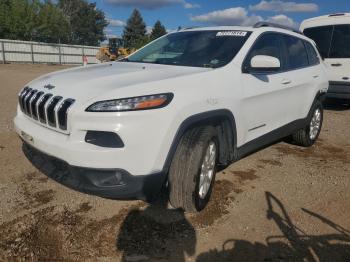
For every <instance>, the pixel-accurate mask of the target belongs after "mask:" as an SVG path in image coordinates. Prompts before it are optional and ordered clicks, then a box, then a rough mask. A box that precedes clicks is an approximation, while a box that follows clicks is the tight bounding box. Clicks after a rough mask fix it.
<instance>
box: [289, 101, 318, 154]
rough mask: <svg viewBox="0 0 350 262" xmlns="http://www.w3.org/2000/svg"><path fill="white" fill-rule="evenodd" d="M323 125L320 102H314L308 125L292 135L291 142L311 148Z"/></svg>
mask: <svg viewBox="0 0 350 262" xmlns="http://www.w3.org/2000/svg"><path fill="white" fill-rule="evenodd" d="M322 123H323V106H322V103H321V102H320V101H318V100H317V101H316V102H315V103H314V105H313V107H312V109H311V117H310V118H309V120H308V124H307V125H306V126H305V127H304V128H303V129H300V130H298V131H297V132H295V133H294V134H293V135H292V138H293V142H294V143H295V144H297V145H299V146H304V147H309V146H312V145H313V144H314V143H315V142H316V140H317V138H318V136H319V135H320V133H321V128H322Z"/></svg>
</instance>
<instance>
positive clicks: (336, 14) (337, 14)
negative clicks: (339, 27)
mask: <svg viewBox="0 0 350 262" xmlns="http://www.w3.org/2000/svg"><path fill="white" fill-rule="evenodd" d="M344 15H345V14H344V13H335V14H330V15H329V17H333V16H344Z"/></svg>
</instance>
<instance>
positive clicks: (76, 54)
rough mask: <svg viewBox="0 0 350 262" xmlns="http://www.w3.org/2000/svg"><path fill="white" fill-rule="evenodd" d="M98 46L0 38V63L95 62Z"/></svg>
mask: <svg viewBox="0 0 350 262" xmlns="http://www.w3.org/2000/svg"><path fill="white" fill-rule="evenodd" d="M98 50H99V47H95V46H81V45H63V44H46V43H39V42H29V41H18V40H8V39H0V63H3V64H5V63H33V64H34V63H48V64H82V63H83V56H86V57H87V60H88V63H89V64H96V63H98V62H99V61H98V60H97V59H96V54H97V52H98Z"/></svg>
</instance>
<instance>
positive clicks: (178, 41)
mask: <svg viewBox="0 0 350 262" xmlns="http://www.w3.org/2000/svg"><path fill="white" fill-rule="evenodd" d="M250 34H251V32H247V31H216V30H215V31H214V30H213V31H189V32H178V33H173V34H169V35H166V36H165V37H162V38H159V39H158V40H156V41H154V42H152V43H151V44H149V45H148V46H146V47H144V48H142V49H140V50H139V51H138V52H136V53H134V54H132V55H131V56H129V57H128V58H127V59H124V60H122V61H126V62H139V63H152V64H163V65H177V66H192V67H210V68H218V67H222V66H224V65H226V64H228V63H229V62H231V61H232V59H233V58H234V57H235V56H236V55H237V53H238V52H239V50H240V49H241V48H242V46H243V45H244V43H245V42H246V40H247V39H248V37H249V36H250Z"/></svg>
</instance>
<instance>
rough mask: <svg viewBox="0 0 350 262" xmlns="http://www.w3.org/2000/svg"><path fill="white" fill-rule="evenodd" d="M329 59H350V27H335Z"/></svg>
mask: <svg viewBox="0 0 350 262" xmlns="http://www.w3.org/2000/svg"><path fill="white" fill-rule="evenodd" d="M329 58H350V25H335V26H334V32H333V37H332V43H331V49H330V52H329Z"/></svg>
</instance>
